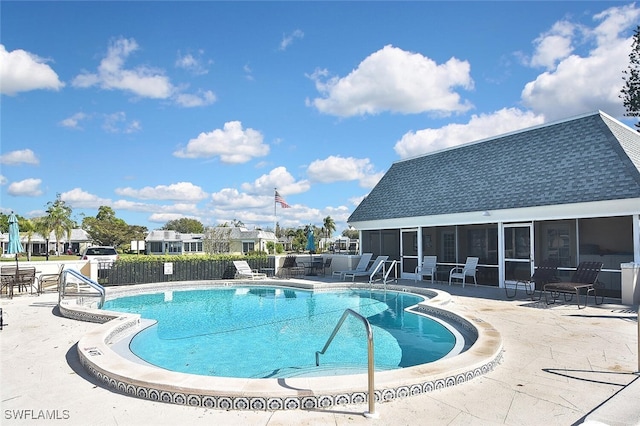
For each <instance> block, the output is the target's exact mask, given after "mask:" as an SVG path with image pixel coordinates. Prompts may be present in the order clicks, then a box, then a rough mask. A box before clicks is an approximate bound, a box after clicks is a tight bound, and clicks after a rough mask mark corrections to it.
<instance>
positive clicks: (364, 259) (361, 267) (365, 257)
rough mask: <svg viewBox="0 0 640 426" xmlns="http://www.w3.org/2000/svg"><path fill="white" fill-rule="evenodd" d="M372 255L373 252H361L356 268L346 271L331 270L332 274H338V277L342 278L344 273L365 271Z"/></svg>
mask: <svg viewBox="0 0 640 426" xmlns="http://www.w3.org/2000/svg"><path fill="white" fill-rule="evenodd" d="M372 257H373V253H362V256H361V257H360V261H359V262H358V264H357V265H356V269H351V270H348V271H333V274H332V275H334V276H335V275H339V276H340V279H341V280H343V279H344V274H348V273H350V272H358V271H366V270H367V267H368V266H369V262H370V261H371V258H372Z"/></svg>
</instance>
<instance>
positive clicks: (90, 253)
mask: <svg viewBox="0 0 640 426" xmlns="http://www.w3.org/2000/svg"><path fill="white" fill-rule="evenodd" d="M80 258H81V259H82V260H90V261H92V262H97V263H98V265H99V266H98V267H99V268H102V269H105V268H110V267H111V265H113V262H115V261H116V260H118V252H117V251H116V249H115V247H111V246H95V247H88V248H86V249H85V250H84V252H82V254H81V257H80Z"/></svg>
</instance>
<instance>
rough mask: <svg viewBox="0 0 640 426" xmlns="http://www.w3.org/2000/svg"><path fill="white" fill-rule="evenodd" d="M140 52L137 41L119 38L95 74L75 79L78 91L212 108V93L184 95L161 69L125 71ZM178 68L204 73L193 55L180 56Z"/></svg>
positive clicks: (149, 68) (202, 67)
mask: <svg viewBox="0 0 640 426" xmlns="http://www.w3.org/2000/svg"><path fill="white" fill-rule="evenodd" d="M138 50H140V47H139V46H138V43H137V42H136V41H135V39H133V38H130V39H126V38H123V37H120V38H118V39H115V40H113V41H112V42H111V43H110V44H109V47H108V49H107V54H106V56H105V57H104V58H103V59H102V60H101V61H100V65H99V66H98V70H97V72H95V73H90V72H83V73H82V74H79V75H78V76H76V77H75V78H74V79H73V81H72V85H73V86H74V87H79V88H88V87H93V86H98V87H100V88H102V89H105V90H123V91H125V92H130V93H133V94H134V95H136V96H139V97H142V98H151V99H171V100H172V101H173V102H175V103H176V104H177V105H179V106H182V107H187V108H189V107H198V106H206V105H211V104H212V103H214V102H215V100H216V96H215V94H214V93H213V92H212V91H211V90H198V91H197V92H196V93H195V94H188V93H183V89H184V88H186V87H188V85H182V86H181V87H176V86H174V85H173V84H172V83H171V81H170V79H169V77H167V76H166V75H165V72H164V71H163V70H161V69H157V68H152V67H148V66H138V67H135V68H125V61H126V60H127V59H128V58H129V57H130V56H131V54H133V53H134V52H136V51H138ZM176 66H177V67H180V68H185V69H187V70H189V71H191V72H192V73H196V74H205V73H206V72H207V71H206V69H205V68H204V65H203V60H202V59H200V58H196V57H194V56H193V55H186V56H178V60H177V61H176Z"/></svg>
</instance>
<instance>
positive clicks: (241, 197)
mask: <svg viewBox="0 0 640 426" xmlns="http://www.w3.org/2000/svg"><path fill="white" fill-rule="evenodd" d="M272 191H273V189H272ZM211 201H212V202H213V204H214V205H215V207H216V208H218V209H223V210H228V209H229V208H233V209H247V208H260V207H265V206H268V205H270V203H271V204H272V203H273V202H274V198H273V195H270V196H268V195H249V194H247V193H244V192H239V191H238V190H237V189H235V188H224V189H222V190H221V191H219V192H216V193H214V194H211Z"/></svg>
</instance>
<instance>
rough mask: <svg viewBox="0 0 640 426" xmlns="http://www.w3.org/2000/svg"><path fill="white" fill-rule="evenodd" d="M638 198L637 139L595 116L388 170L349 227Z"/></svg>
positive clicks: (406, 162)
mask: <svg viewBox="0 0 640 426" xmlns="http://www.w3.org/2000/svg"><path fill="white" fill-rule="evenodd" d="M639 197H640V134H638V132H636V131H634V130H633V129H630V128H629V127H627V126H625V125H623V124H621V123H619V122H618V121H616V120H614V119H612V118H611V117H609V116H607V115H606V114H603V113H601V112H597V113H594V114H590V115H585V116H581V117H578V118H575V119H571V120H567V121H562V122H557V123H552V124H548V125H545V126H540V127H535V128H531V129H528V130H524V131H521V132H517V133H512V134H508V135H504V136H500V137H496V138H493V139H488V140H484V141H480V142H477V143H472V144H468V145H464V146H460V147H458V148H454V149H450V150H446V151H439V152H435V153H432V154H427V155H424V156H421V157H416V158H412V159H408V160H403V161H398V162H396V163H393V165H392V166H391V168H390V169H389V170H388V171H387V173H386V174H385V175H384V176H383V178H382V179H381V180H380V182H378V184H377V185H376V186H375V187H374V188H373V190H372V191H371V193H370V194H369V195H368V196H367V197H366V198H365V199H364V200H363V201H362V202H361V203H360V205H359V206H358V207H357V208H356V209H355V211H354V212H353V213H352V214H351V216H350V217H349V219H348V221H349V222H360V221H370V220H383V219H394V218H403V217H414V216H430V215H442V214H452V213H463V212H472V211H482V210H500V209H513V208H522V207H534V206H545V205H557V204H569V203H583V202H590V201H605V200H613V199H627V198H639Z"/></svg>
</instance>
